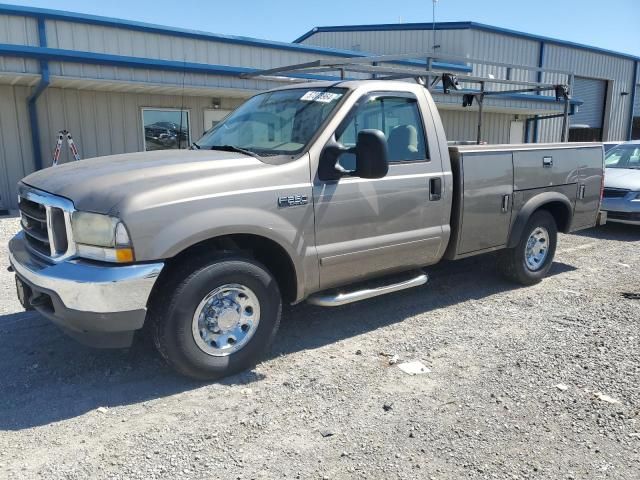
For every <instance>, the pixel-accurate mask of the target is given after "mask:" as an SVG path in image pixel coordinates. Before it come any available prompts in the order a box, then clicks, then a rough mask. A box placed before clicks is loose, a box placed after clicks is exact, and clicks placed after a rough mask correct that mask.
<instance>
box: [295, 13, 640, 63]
mask: <svg viewBox="0 0 640 480" xmlns="http://www.w3.org/2000/svg"><path fill="white" fill-rule="evenodd" d="M435 28H436V30H469V29H474V30H482V31H485V32H491V33H500V34H502V35H508V36H511V37H518V38H525V39H528V40H535V41H537V42H544V43H547V44H553V45H561V46H564V47H570V48H577V49H580V50H587V51H590V52H596V53H603V54H606V55H613V56H616V57H620V58H626V59H628V60H634V61H637V60H640V57H637V56H635V55H631V54H628V53H622V52H615V51H613V50H607V49H605V48H599V47H593V46H591V45H584V44H582V43H576V42H570V41H567V40H559V39H557V38H551V37H545V36H542V35H534V34H531V33H526V32H520V31H517V30H511V29H509V28H503V27H494V26H492V25H486V24H484V23H477V22H438V23H436V24H435ZM432 29H433V24H432V23H387V24H373V25H340V26H328V27H315V28H313V29H311V30H309V31H308V32H307V33H305V34H304V35H302V36H300V37H299V38H297V39H295V40H294V41H293V42H294V43H300V42H302V41H304V40H306V39H307V38H309V37H311V36H313V35H314V34H316V33H319V32H382V31H399V30H432Z"/></svg>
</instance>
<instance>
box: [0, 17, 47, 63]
mask: <svg viewBox="0 0 640 480" xmlns="http://www.w3.org/2000/svg"><path fill="white" fill-rule="evenodd" d="M0 43H8V44H10V45H30V46H37V45H38V27H37V24H36V20H35V19H33V18H26V17H19V16H14V15H0ZM38 71H39V68H38V62H37V61H35V60H28V59H24V58H16V57H3V56H0V72H18V73H38Z"/></svg>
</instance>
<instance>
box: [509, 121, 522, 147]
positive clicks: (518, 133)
mask: <svg viewBox="0 0 640 480" xmlns="http://www.w3.org/2000/svg"><path fill="white" fill-rule="evenodd" d="M509 143H524V122H521V121H520V120H514V121H513V122H511V125H510V126H509Z"/></svg>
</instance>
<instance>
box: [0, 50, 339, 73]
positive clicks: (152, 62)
mask: <svg viewBox="0 0 640 480" xmlns="http://www.w3.org/2000/svg"><path fill="white" fill-rule="evenodd" d="M0 55H5V56H11V57H27V58H34V59H37V60H50V61H51V60H53V61H60V62H74V63H90V64H95V65H108V66H113V67H126V68H147V69H152V70H168V71H175V72H187V73H203V74H210V75H221V76H238V75H240V74H243V73H253V72H256V71H258V70H257V69H255V68H248V67H236V66H230V65H215V64H206V63H194V62H176V61H173V60H159V59H155V58H144V57H130V56H126V55H110V54H106V53H95V52H82V51H78V50H63V49H60V48H45V47H32V46H28V45H12V44H4V43H2V44H0ZM289 76H290V77H295V78H301V79H305V80H329V81H340V77H337V76H330V75H312V74H303V73H300V74H295V75H289Z"/></svg>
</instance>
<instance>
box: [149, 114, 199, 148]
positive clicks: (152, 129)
mask: <svg viewBox="0 0 640 480" xmlns="http://www.w3.org/2000/svg"><path fill="white" fill-rule="evenodd" d="M189 120H190V119H189V111H188V110H180V109H176V108H143V109H142V128H143V131H144V149H145V151H147V152H148V151H150V150H169V149H179V148H189V145H191V133H190V132H191V125H190V121H189Z"/></svg>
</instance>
